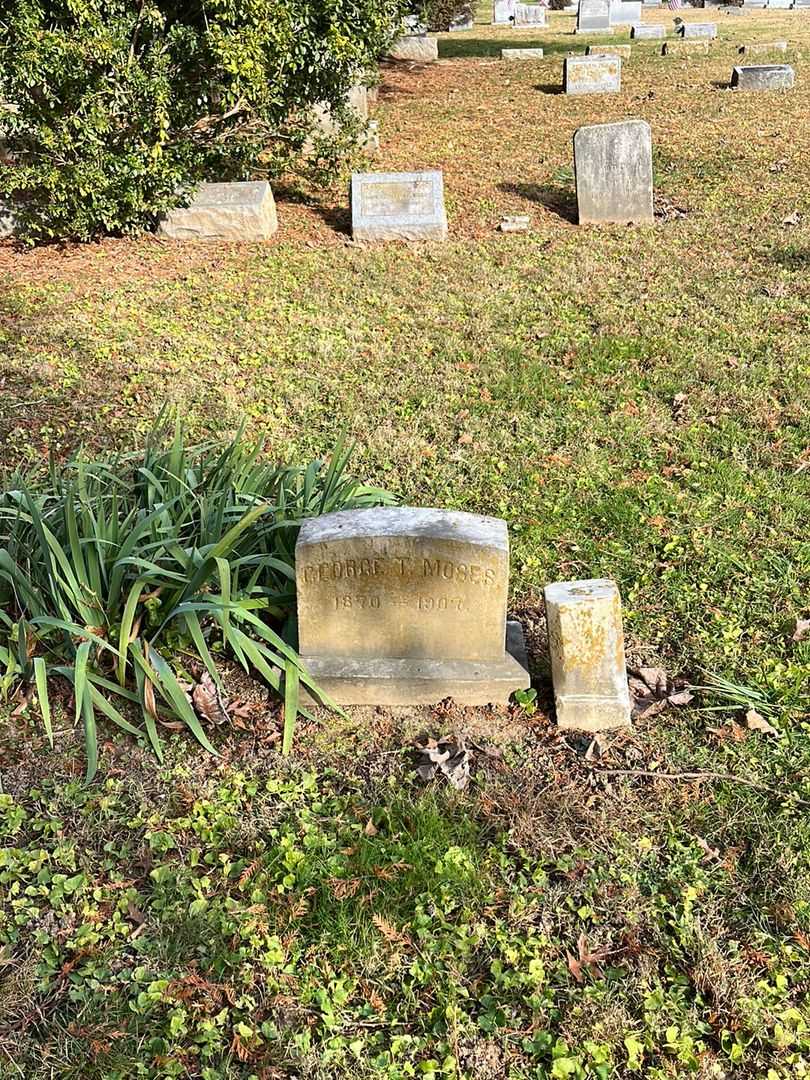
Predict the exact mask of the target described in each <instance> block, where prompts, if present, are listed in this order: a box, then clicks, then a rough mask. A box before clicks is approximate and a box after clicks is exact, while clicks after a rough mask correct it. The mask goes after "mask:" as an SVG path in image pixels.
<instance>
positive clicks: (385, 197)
mask: <svg viewBox="0 0 810 1080" xmlns="http://www.w3.org/2000/svg"><path fill="white" fill-rule="evenodd" d="M351 205H352V236H353V237H354V239H355V240H444V239H446V237H447V216H446V214H445V209H444V180H443V177H442V173H441V170H439V169H437V170H433V171H429V172H416V173H353V174H352V186H351Z"/></svg>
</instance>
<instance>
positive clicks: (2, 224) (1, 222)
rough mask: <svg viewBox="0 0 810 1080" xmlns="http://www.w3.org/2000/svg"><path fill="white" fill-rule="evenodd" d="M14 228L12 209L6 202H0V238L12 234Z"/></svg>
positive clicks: (2, 238)
mask: <svg viewBox="0 0 810 1080" xmlns="http://www.w3.org/2000/svg"><path fill="white" fill-rule="evenodd" d="M15 228H16V222H15V218H14V211H13V209H12V208H11V207H10V206H9V205H8V204H7V203H3V202H0V240H6V239H8V237H9V236H13V235H14V230H15Z"/></svg>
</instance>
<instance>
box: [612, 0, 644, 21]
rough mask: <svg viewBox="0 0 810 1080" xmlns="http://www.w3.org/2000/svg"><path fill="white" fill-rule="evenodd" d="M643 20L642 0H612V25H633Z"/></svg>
mask: <svg viewBox="0 0 810 1080" xmlns="http://www.w3.org/2000/svg"><path fill="white" fill-rule="evenodd" d="M640 22H641V0H610V25H611V26H632V25H633V23H640Z"/></svg>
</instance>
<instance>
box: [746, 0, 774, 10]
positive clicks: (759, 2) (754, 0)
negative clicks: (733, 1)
mask: <svg viewBox="0 0 810 1080" xmlns="http://www.w3.org/2000/svg"><path fill="white" fill-rule="evenodd" d="M742 6H743V7H746V8H766V7H767V6H768V0H743V4H742Z"/></svg>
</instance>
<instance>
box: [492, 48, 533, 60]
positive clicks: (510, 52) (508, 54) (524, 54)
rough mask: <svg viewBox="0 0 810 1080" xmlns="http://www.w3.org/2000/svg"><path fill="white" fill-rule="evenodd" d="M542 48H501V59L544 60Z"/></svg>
mask: <svg viewBox="0 0 810 1080" xmlns="http://www.w3.org/2000/svg"><path fill="white" fill-rule="evenodd" d="M542 59H543V50H542V49H501V60H542Z"/></svg>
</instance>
